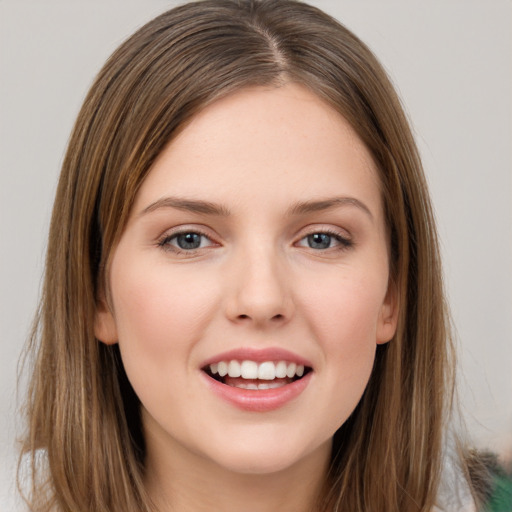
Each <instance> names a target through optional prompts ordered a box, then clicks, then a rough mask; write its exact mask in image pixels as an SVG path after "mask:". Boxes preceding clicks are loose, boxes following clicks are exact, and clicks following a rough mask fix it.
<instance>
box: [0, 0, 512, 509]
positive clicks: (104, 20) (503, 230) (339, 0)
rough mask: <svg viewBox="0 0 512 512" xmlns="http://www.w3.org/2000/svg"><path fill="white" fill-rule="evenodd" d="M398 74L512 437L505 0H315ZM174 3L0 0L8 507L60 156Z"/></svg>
mask: <svg viewBox="0 0 512 512" xmlns="http://www.w3.org/2000/svg"><path fill="white" fill-rule="evenodd" d="M312 3H313V4H314V5H317V6H318V7H321V8H323V9H325V10H326V11H327V12H329V13H330V14H332V15H334V16H335V17H336V18H338V19H339V20H341V21H342V22H343V23H344V24H346V25H347V26H348V27H349V28H351V29H352V30H354V32H355V33H356V34H357V35H359V36H360V37H361V38H362V39H363V40H364V41H365V42H367V43H368V44H369V46H370V47H371V48H372V49H373V50H374V51H375V53H376V54H377V56H378V57H379V58H380V59H381V61H382V62H383V64H384V66H385V67H386V69H387V70H388V71H389V73H390V74H391V76H392V78H393V80H394V82H395V84H396V85H397V87H398V89H399V92H400V94H401V97H402V99H403V101H404V104H405V107H406V110H407V111H408V113H409V115H410V118H411V120H412V124H413V127H414V130H415V133H416V137H417V141H418V144H419V147H420V150H421V153H422V156H423V159H424V164H425V168H426V173H427V177H428V180H429V183H430V186H431V192H432V196H433V201H434V205H435V209H436V213H437V218H438V222H439V229H440V234H441V238H442V247H443V256H444V263H445V274H446V283H447V290H448V293H449V299H450V303H451V307H452V311H453V318H454V323H455V326H456V328H457V335H458V340H459V341H458V343H459V348H460V351H459V353H460V368H459V381H460V395H461V399H462V409H463V412H464V416H465V419H466V422H467V424H468V427H469V431H470V433H471V435H472V436H473V438H474V440H475V442H476V443H477V444H478V445H479V446H482V447H489V448H492V449H494V450H497V451H499V452H501V453H506V452H507V451H508V453H510V451H512V336H511V333H512V151H511V146H512V2H511V1H500V0H493V1H488V0H431V1H430V2H420V1H416V0H389V1H388V0H378V1H377V0H374V1H370V0H365V1H361V0H347V1H343V0H322V1H320V0H318V1H316V2H315V1H312ZM173 5H175V2H171V1H162V0H150V1H149V0H138V1H133V0H129V1H121V0H117V1H112V0H107V1H105V0H103V1H91V0H87V1H86V0H82V1H78V0H61V1H55V0H53V1H52V0H45V1H44V2H43V1H40V0H33V1H31V2H29V1H23V0H10V1H9V0H0V328H1V333H2V334H1V341H0V390H1V391H0V411H1V413H0V511H4V510H5V511H7V510H14V508H15V505H14V500H13V494H14V492H13V486H14V484H13V481H14V467H15V447H14V440H15V437H16V432H17V429H19V428H20V426H19V420H16V410H17V406H18V403H17V401H16V367H17V361H18V358H19V354H20V351H21V348H22V345H23V343H24V341H25V339H26V337H27V334H28V332H29V327H30V322H31V319H32V316H33V313H34V311H35V307H36V304H37V297H38V293H39V287H40V283H41V275H42V271H43V263H44V252H45V244H46V236H47V230H48V223H49V216H50V212H51V205H52V201H53V195H54V191H55V186H56V181H57V177H58V173H59V167H60V164H61V162H62V158H63V154H64V151H65V146H66V142H67V139H68V136H69V133H70V130H71V128H72V125H73V122H74V118H75V116H76V114H77V112H78V109H79V107H80V104H81V101H82V100H83V97H84V95H85V93H86V90H87V89H88V87H89V85H90V84H91V82H92V79H93V77H94V75H95V74H96V72H97V71H98V70H99V68H100V67H101V65H102V64H103V62H104V61H105V59H106V58H107V57H108V56H109V54H110V53H111V52H112V51H113V50H114V49H115V48H116V47H117V46H118V45H119V44H120V43H121V42H122V40H124V39H125V37H126V36H128V35H129V34H130V33H131V32H132V31H133V30H134V29H135V28H137V27H138V26H140V25H141V24H143V23H144V22H145V21H148V20H149V19H151V18H152V17H153V16H154V15H156V14H158V13H160V12H162V11H163V10H165V9H167V8H170V7H172V6H173Z"/></svg>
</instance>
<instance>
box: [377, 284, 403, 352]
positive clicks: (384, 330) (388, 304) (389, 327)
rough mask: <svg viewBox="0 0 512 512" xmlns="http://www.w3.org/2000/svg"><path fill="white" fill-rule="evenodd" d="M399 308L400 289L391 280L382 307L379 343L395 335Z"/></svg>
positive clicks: (378, 328)
mask: <svg viewBox="0 0 512 512" xmlns="http://www.w3.org/2000/svg"><path fill="white" fill-rule="evenodd" d="M399 309H400V305H399V300H398V290H397V287H396V284H395V283H394V282H393V281H392V280H390V281H389V285H388V290H387V292H386V297H385V298H384V302H383V303H382V306H381V309H380V314H379V319H378V325H377V345H382V344H384V343H387V342H388V341H390V340H391V338H393V336H394V335H395V332H396V327H397V324H398V311H399Z"/></svg>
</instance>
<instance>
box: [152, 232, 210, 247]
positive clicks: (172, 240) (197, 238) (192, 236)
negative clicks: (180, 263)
mask: <svg viewBox="0 0 512 512" xmlns="http://www.w3.org/2000/svg"><path fill="white" fill-rule="evenodd" d="M158 245H159V246H160V247H163V248H164V249H166V250H171V251H175V252H192V251H195V250H197V249H203V248H204V247H210V246H212V245H214V243H213V242H212V241H211V240H210V238H209V237H208V236H206V235H205V234H203V233H200V232H197V231H182V232H180V233H174V234H172V235H167V236H165V237H164V238H163V239H162V240H161V241H160V242H159V243H158Z"/></svg>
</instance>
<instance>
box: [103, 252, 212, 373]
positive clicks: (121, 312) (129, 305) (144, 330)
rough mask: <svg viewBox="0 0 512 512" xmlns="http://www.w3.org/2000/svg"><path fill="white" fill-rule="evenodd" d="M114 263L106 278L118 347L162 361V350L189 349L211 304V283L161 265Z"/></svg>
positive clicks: (207, 316)
mask: <svg viewBox="0 0 512 512" xmlns="http://www.w3.org/2000/svg"><path fill="white" fill-rule="evenodd" d="M118 263H119V265H118V266H117V272H116V273H115V272H113V273H112V276H111V278H112V281H111V283H112V289H113V290H115V291H116V293H115V295H114V296H113V302H114V311H115V319H116V326H117V329H118V334H119V343H120V347H121V350H122V351H124V352H125V353H126V352H127V351H128V349H130V350H132V351H135V350H137V352H140V353H139V354H138V355H140V356H141V357H155V358H156V359H157V361H161V362H162V364H163V362H164V359H163V358H161V356H162V355H164V354H170V353H171V352H172V353H173V354H176V353H177V352H180V351H184V350H187V351H188V350H190V348H191V346H192V345H193V343H194V342H195V341H196V340H197V339H198V338H199V336H200V332H201V331H202V326H204V325H205V324H206V323H207V322H208V319H209V317H210V315H211V311H212V308H213V306H214V304H215V303H216V300H217V298H216V297H217V294H216V293H215V287H214V286H213V285H212V284H211V283H208V281H207V280H205V279H200V278H198V279H190V278H189V277H190V276H188V274H187V273H185V272H183V271H180V269H177V270H174V271H172V269H170V268H169V266H167V265H165V264H164V265H151V264H148V265H141V264H140V262H139V263H138V264H137V265H130V261H123V262H121V261H119V262H118Z"/></svg>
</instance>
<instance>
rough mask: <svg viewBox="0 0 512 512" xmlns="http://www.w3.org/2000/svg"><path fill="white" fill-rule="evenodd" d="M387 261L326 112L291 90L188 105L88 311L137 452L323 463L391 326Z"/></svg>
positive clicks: (369, 182) (363, 167) (382, 229)
mask: <svg viewBox="0 0 512 512" xmlns="http://www.w3.org/2000/svg"><path fill="white" fill-rule="evenodd" d="M388 267H389V261H388V244H387V231H386V226H385V222H384V216H383V206H382V202H381V194H380V190H379V181H378V178H377V172H376V169H375V167H374V164H373V162H372V159H371V157H370V155H369V153H368V152H367V150H366V149H365V147H364V145H363V144H362V142H361V141H360V140H359V139H358V137H357V136H356V134H355V132H354V131H353V130H352V129H351V127H350V126H349V125H348V123H347V122H346V121H345V120H344V119H343V118H342V117H341V116H340V115H339V114H338V113H336V112H335V111H334V110H333V109H331V108H330V107H329V106H327V105H326V104H325V103H323V102H322V101H321V100H320V99H318V98H317V97H316V96H314V95H313V94H311V93H310V92H307V91H306V90H305V89H303V88H301V87H299V86H297V85H292V84H287V85H285V86H283V87H280V88H254V89H248V90H244V91H242V92H238V93H236V94H233V95H231V96H229V97H227V98H225V99H222V100H219V101H217V102H216V103H214V104H212V105H210V106H209V107H207V108H206V109H205V110H203V111H202V112H201V113H200V114H199V115H197V116H196V117H195V118H194V119H193V120H192V122H191V123H190V124H189V125H188V126H187V127H186V128H185V129H184V130H183V131H182V132H181V133H180V134H179V136H178V137H177V138H176V139H175V140H173V141H172V142H171V143H170V144H169V145H168V147H167V148H166V149H165V150H164V151H163V152H162V153H161V155H160V156H159V158H158V160H157V161H156V163H155V164H154V166H153V168H152V170H151V171H150V173H149V175H148V177H147V178H146V180H145V181H144V183H143V184H142V187H141V188H140V191H139V192H138V195H137V197H136V200H135V203H134V206H133V210H132V212H131V216H130V219H129V222H128V224H127V227H126V229H125V231H124V234H123V235H122V237H121V240H120V242H119V244H118V246H117V247H116V248H115V249H114V253H113V258H112V262H111V267H110V269H109V291H110V297H111V301H110V307H107V306H106V304H105V303H104V304H103V305H102V306H101V307H100V308H99V309H98V312H97V318H96V334H97V337H98V339H100V340H102V341H103V342H105V343H119V346H120V351H121V355H122V360H123V363H124V366H125V369H126V373H127V375H128V378H129V380H130V382H131V384H132V386H133V388H134V390H135V392H136V393H137V395H138V397H139V398H140V401H141V404H142V418H143V424H144V431H145V436H146V441H147V444H148V447H149V448H148V450H149V451H148V453H149V454H150V457H154V458H158V457H163V456H164V454H168V455H169V456H171V454H172V456H173V457H174V458H176V457H178V458H179V457H182V458H183V460H185V459H187V460H196V461H203V462H205V463H206V462H208V463H209V464H214V465H217V466H219V467H222V468H224V469H228V470H230V471H236V472H239V473H269V472H274V471H279V470H285V469H286V468H288V467H291V466H293V465H296V464H300V463H301V462H302V461H306V460H309V458H311V457H312V456H314V454H315V453H322V454H324V456H328V453H329V449H330V444H331V438H332V436H333V434H334V432H335V431H336V430H337V429H338V428H339V427H340V426H341V425H342V424H343V423H344V422H345V420H346V419H347V418H348V416H349V415H350V414H351V413H352V411H353V410H354V408H355V406H356V405H357V403H358V401H359V399H360V398H361V395H362V393H363V391H364V389H365V386H366V384H367V382H368V379H369V376H370V373H371V369H372V365H373V362H374V357H375V350H376V346H377V344H379V343H385V342H387V341H389V340H390V338H391V337H392V336H393V334H394V331H395V326H396V316H397V311H396V309H397V308H396V307H395V297H394V293H393V291H392V289H390V287H389V286H388V282H389V272H388ZM226 372H227V373H226ZM151 447H153V449H151ZM177 454H179V455H177ZM149 462H151V460H150V461H149Z"/></svg>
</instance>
